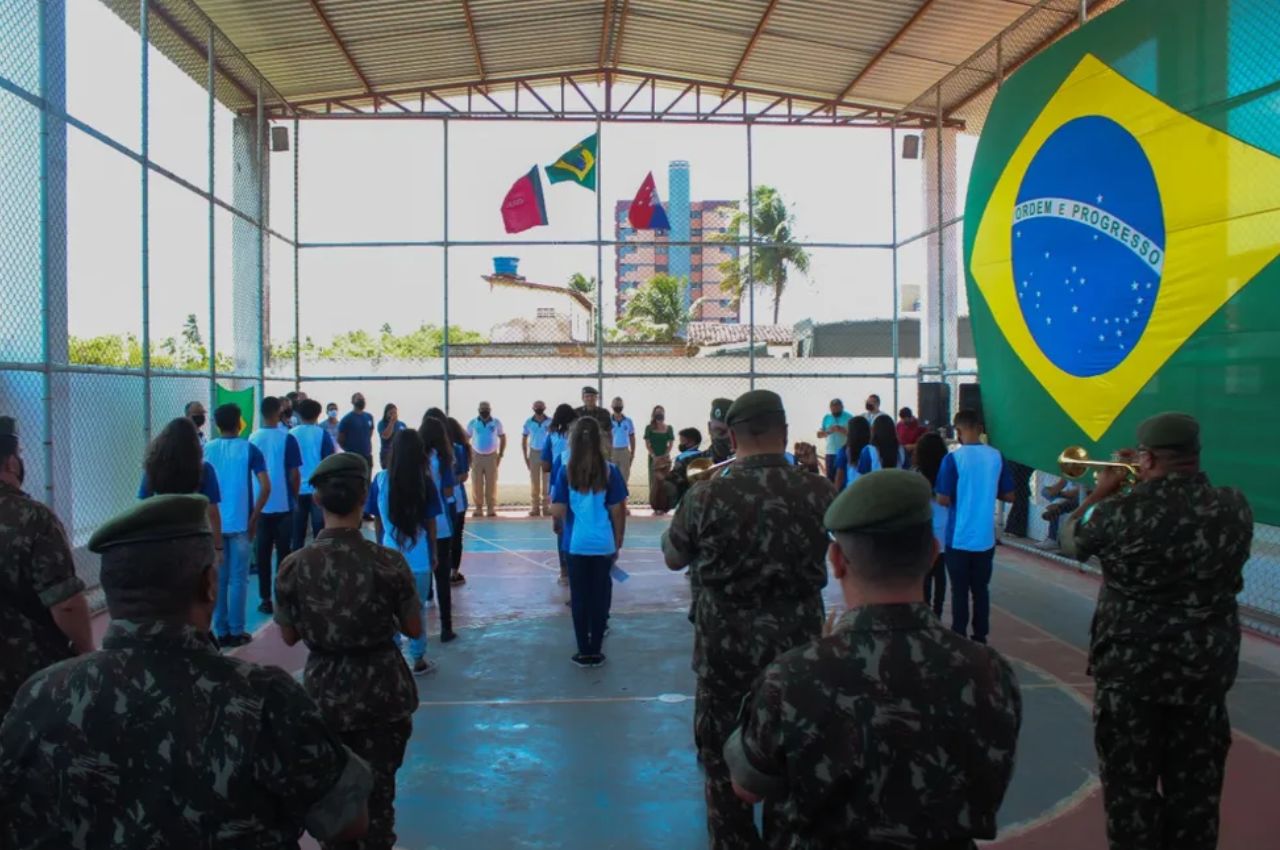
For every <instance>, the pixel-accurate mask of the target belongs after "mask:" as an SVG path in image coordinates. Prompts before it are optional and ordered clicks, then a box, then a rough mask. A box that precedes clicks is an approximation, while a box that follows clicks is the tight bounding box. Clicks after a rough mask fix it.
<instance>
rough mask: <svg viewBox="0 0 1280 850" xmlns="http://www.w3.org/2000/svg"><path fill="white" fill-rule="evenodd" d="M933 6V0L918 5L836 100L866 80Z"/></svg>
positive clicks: (845, 95) (846, 95)
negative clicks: (913, 12)
mask: <svg viewBox="0 0 1280 850" xmlns="http://www.w3.org/2000/svg"><path fill="white" fill-rule="evenodd" d="M933 4H934V0H924V2H923V3H921V4H920V8H918V9H916V11H915V14H913V15H912V16H911V17H910V18H908V19H907V22H906V23H905V24H903V25H902V27H901V28H900V29H899V30H898V31H897V32H896V33H894V34H893V38H891V39H889V40H888V41H887V42H885V45H884V47H882V48H880V50H879V51H877V52H876V54H875V55H874V56H872V57H871V58H870V59H868V60H867V64H865V65H863V66H862V70H861V71H859V72H858V73H857V75H856V76H854V78H853V80H852V82H850V83H849V85H847V86H845V87H844V89H843V90H841V92H840V94H839V95H837V96H836V100H844V99H845V98H846V97H848V96H849V95H850V94H851V93H852V92H853V90H854V88H855V87H856V86H857V85H858V83H860V82H862V81H863V80H864V79H866V77H867V75H868V74H870V73H871V72H872V71H873V70H875V67H876V66H877V65H879V64H880V61H881V60H882V59H884V57H886V56H888V55H889V51H891V50H893V48H895V47H897V46H898V42H900V41H902V39H903V38H905V37H906V35H907V33H909V32H910V31H911V28H912V27H914V26H915V25H916V24H917V23H919V21H920V19H921V18H923V17H924V14H925V12H927V11H929V8H930V7H931V6H932V5H933Z"/></svg>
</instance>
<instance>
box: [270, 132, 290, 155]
mask: <svg viewBox="0 0 1280 850" xmlns="http://www.w3.org/2000/svg"><path fill="white" fill-rule="evenodd" d="M288 149H289V128H288V127H272V128H271V150H273V151H276V152H277V153H278V152H280V151H287V150H288Z"/></svg>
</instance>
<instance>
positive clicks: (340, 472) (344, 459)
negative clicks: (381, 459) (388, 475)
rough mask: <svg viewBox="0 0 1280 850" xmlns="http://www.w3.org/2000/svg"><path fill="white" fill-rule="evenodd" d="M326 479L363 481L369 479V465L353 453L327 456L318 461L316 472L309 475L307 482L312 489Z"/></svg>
mask: <svg viewBox="0 0 1280 850" xmlns="http://www.w3.org/2000/svg"><path fill="white" fill-rule="evenodd" d="M326 478H359V479H360V480H362V481H365V480H368V478H369V464H367V463H365V460H364V458H363V457H361V456H360V455H358V454H355V453H353V452H340V453H338V454H334V455H329V456H328V457H327V458H325V459H324V460H322V461H320V464H319V465H318V466H317V467H316V471H315V472H313V473H311V477H310V478H309V479H307V481H308V482H309V483H310V484H311V486H313V487H314V486H316V485H318V484H320V483H321V482H322V481H324V480H325V479H326Z"/></svg>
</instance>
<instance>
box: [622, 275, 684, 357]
mask: <svg viewBox="0 0 1280 850" xmlns="http://www.w3.org/2000/svg"><path fill="white" fill-rule="evenodd" d="M688 289H689V284H688V283H687V282H686V281H685V280H684V278H678V277H672V276H671V275H666V274H660V275H654V276H653V277H652V278H650V279H649V282H648V283H646V284H644V285H643V286H641V287H639V288H638V289H636V291H635V294H633V295H632V296H631V299H630V300H629V301H628V302H627V306H626V309H625V310H624V311H623V313H622V318H621V319H620V320H619V321H618V326H619V327H620V328H622V329H623V330H624V331H625V332H626V335H627V336H628V337H630V338H632V339H640V340H645V341H647V342H670V341H671V340H673V339H675V338H676V337H678V336H680V335H681V333H682V332H683V331H684V329H685V327H686V326H687V325H688V324H689V317H690V316H691V315H693V312H694V311H695V310H696V309H697V308H698V306H699V304H700V303H701V300H702V299H698V301H695V302H694V303H693V304H691V305H689V306H688V307H686V306H685V304H684V299H685V294H686V292H687V290H688Z"/></svg>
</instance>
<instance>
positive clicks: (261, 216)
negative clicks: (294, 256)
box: [253, 81, 269, 404]
mask: <svg viewBox="0 0 1280 850" xmlns="http://www.w3.org/2000/svg"><path fill="white" fill-rule="evenodd" d="M254 93H255V99H254V103H255V108H254V125H253V130H254V139H253V152H254V156H255V157H256V158H257V164H258V174H257V177H258V191H257V196H258V216H257V219H258V220H257V230H258V234H257V235H258V238H257V243H258V269H257V272H258V403H259V404H261V403H262V399H264V398H266V395H267V351H268V350H269V345H268V339H267V322H266V318H267V317H266V313H267V304H266V291H267V276H266V239H267V231H266V215H267V200H266V191H267V178H266V171H267V154H266V144H265V139H264V136H263V132H262V122H263V110H262V82H261V81H259V82H258V84H257V86H255V88H254Z"/></svg>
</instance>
